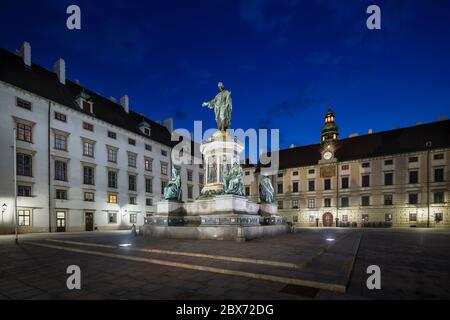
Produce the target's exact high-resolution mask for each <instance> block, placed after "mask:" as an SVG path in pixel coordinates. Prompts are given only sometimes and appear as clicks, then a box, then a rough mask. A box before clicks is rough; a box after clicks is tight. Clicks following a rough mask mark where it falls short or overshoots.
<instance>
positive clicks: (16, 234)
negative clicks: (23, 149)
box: [13, 127, 19, 244]
mask: <svg viewBox="0 0 450 320" xmlns="http://www.w3.org/2000/svg"><path fill="white" fill-rule="evenodd" d="M13 134H14V137H13V141H14V144H13V159H14V169H13V170H14V172H13V177H14V183H13V187H14V220H15V222H16V223H15V227H14V233H15V242H16V244H19V217H18V216H17V151H16V127H14V128H13Z"/></svg>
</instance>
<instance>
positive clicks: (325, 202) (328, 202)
mask: <svg viewBox="0 0 450 320" xmlns="http://www.w3.org/2000/svg"><path fill="white" fill-rule="evenodd" d="M323 206H324V207H327V208H329V207H331V199H330V198H325V199H323Z"/></svg>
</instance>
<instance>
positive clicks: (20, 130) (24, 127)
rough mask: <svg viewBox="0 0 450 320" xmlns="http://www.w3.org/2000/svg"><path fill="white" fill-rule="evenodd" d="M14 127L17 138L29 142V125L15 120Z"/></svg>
mask: <svg viewBox="0 0 450 320" xmlns="http://www.w3.org/2000/svg"><path fill="white" fill-rule="evenodd" d="M16 127H17V128H16V130H17V131H16V138H17V140H20V141H25V142H31V126H30V125H28V124H25V123H21V122H17V124H16Z"/></svg>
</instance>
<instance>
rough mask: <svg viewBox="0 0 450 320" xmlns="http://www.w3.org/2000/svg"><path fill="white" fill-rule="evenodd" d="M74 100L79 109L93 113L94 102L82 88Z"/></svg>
mask: <svg viewBox="0 0 450 320" xmlns="http://www.w3.org/2000/svg"><path fill="white" fill-rule="evenodd" d="M76 102H77V103H78V106H79V107H80V109H81V110H83V111H84V112H86V113H94V108H93V107H94V102H93V101H92V97H91V96H90V95H89V94H87V93H86V92H85V91H84V90H83V91H81V93H80V94H79V95H78V96H77V98H76Z"/></svg>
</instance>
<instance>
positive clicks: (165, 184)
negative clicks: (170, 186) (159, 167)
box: [161, 181, 167, 194]
mask: <svg viewBox="0 0 450 320" xmlns="http://www.w3.org/2000/svg"><path fill="white" fill-rule="evenodd" d="M166 186H167V181H161V194H164V189H165V188H166Z"/></svg>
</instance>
